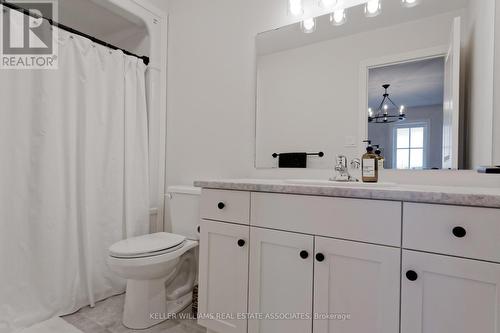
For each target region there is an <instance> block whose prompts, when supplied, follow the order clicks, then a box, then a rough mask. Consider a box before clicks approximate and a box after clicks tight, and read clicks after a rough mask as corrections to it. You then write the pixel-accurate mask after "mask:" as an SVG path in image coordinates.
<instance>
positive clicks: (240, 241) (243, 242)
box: [238, 239, 246, 247]
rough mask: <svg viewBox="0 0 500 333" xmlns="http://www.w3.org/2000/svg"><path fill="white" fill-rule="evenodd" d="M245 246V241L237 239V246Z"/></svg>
mask: <svg viewBox="0 0 500 333" xmlns="http://www.w3.org/2000/svg"><path fill="white" fill-rule="evenodd" d="M245 244H246V242H245V240H244V239H239V240H238V246H239V247H243V246H245Z"/></svg>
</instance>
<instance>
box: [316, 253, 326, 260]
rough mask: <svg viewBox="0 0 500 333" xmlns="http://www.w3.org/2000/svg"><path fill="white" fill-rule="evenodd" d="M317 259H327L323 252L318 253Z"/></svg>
mask: <svg viewBox="0 0 500 333" xmlns="http://www.w3.org/2000/svg"><path fill="white" fill-rule="evenodd" d="M316 260H317V261H319V262H323V261H325V255H324V254H323V253H318V254H316Z"/></svg>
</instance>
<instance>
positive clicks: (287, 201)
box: [250, 193, 401, 247]
mask: <svg viewBox="0 0 500 333" xmlns="http://www.w3.org/2000/svg"><path fill="white" fill-rule="evenodd" d="M250 224H251V225H252V226H258V227H264V228H271V229H278V230H287V231H294V232H300V233H306V234H311V235H318V236H325V237H333V238H340V239H348V240H355V241H361V242H368V243H375V244H382V245H390V246H397V247H400V246H401V202H395V201H378V200H363V199H346V198H332V197H317V196H305V195H288V194H272V193H252V211H251V223H250Z"/></svg>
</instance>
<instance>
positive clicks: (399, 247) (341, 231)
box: [196, 180, 500, 333]
mask: <svg viewBox="0 0 500 333" xmlns="http://www.w3.org/2000/svg"><path fill="white" fill-rule="evenodd" d="M299 183H300V185H299ZM196 186H199V187H202V188H203V191H202V198H201V207H200V215H201V240H200V277H199V283H200V291H199V292H200V293H199V312H200V314H202V317H201V318H200V319H199V324H201V325H203V326H205V327H207V328H208V330H209V332H217V333H246V332H249V333H285V332H286V333H308V332H310V333H312V332H314V333H330V332H331V333H333V332H335V333H359V332H372V333H397V332H402V333H417V332H419V333H420V332H441V333H452V332H453V333H470V332H481V333H498V332H500V322H499V319H500V316H499V315H500V313H499V311H500V293H499V292H498V290H499V287H500V264H499V263H500V241H499V240H500V190H499V189H472V188H444V187H432V186H430V187H429V186H426V187H425V188H424V187H419V186H396V185H393V186H387V187H384V186H380V185H374V186H357V185H355V184H353V185H352V186H326V185H304V184H303V182H302V183H301V182H297V184H293V182H284V181H258V180H239V181H232V180H231V181H213V182H212V181H203V182H196Z"/></svg>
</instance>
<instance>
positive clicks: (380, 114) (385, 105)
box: [368, 84, 406, 124]
mask: <svg viewBox="0 0 500 333" xmlns="http://www.w3.org/2000/svg"><path fill="white" fill-rule="evenodd" d="M390 86H391V85H390V84H384V85H383V86H382V88H384V90H385V92H384V95H383V96H384V98H383V99H382V102H381V103H380V106H379V108H378V110H377V111H376V112H373V110H372V109H371V108H368V122H369V123H375V124H388V123H395V122H399V121H403V120H405V119H406V107H405V106H404V105H401V106H397V105H396V103H394V102H393V101H392V99H391V98H390V97H389V92H388V90H389V87H390ZM389 104H391V105H392V106H393V107H394V109H395V110H398V111H397V113H395V114H392V113H391V112H390V111H391V110H390V109H389Z"/></svg>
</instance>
